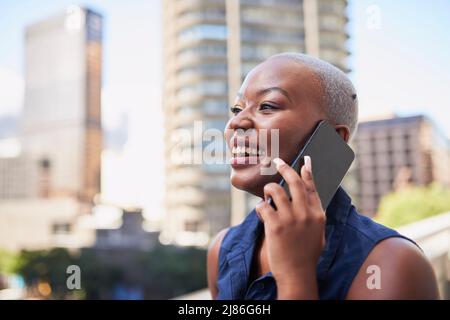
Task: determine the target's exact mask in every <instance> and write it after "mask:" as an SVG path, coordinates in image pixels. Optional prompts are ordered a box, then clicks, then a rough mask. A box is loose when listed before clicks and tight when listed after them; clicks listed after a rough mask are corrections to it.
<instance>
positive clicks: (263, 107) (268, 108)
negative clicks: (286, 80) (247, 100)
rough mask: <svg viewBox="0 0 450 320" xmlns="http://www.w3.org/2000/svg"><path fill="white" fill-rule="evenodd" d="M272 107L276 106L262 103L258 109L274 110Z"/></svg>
mask: <svg viewBox="0 0 450 320" xmlns="http://www.w3.org/2000/svg"><path fill="white" fill-rule="evenodd" d="M274 109H278V108H277V107H275V106H273V105H271V104H268V103H263V104H261V105H260V106H259V110H274Z"/></svg>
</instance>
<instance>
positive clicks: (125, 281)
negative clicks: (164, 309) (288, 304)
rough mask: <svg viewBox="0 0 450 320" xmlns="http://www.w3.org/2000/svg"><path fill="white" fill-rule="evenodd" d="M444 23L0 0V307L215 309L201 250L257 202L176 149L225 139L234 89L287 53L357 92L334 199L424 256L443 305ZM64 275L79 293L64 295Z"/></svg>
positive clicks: (343, 13) (338, 5) (404, 12)
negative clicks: (318, 64) (43, 302)
mask: <svg viewBox="0 0 450 320" xmlns="http://www.w3.org/2000/svg"><path fill="white" fill-rule="evenodd" d="M449 12H450V3H449V2H448V1H445V0H440V1H438V0H436V1H433V2H432V4H431V3H430V2H429V1H426V0H413V1H406V0H405V1H387V0H379V1H377V0H371V1H370V0H361V1H356V0H353V1H345V0H276V1H275V0H161V1H160V0H158V1H157V0H155V1H149V0H147V1H145V0H131V1H119V0H107V1H100V0H86V1H77V0H70V1H69V0H67V1H66V0H58V1H56V0H41V1H39V2H37V1H32V0H15V1H12V0H11V1H8V0H2V1H0V30H1V33H0V299H16V298H17V299H169V298H205V299H207V298H209V295H208V293H207V292H206V291H205V290H204V288H205V287H206V249H207V247H208V245H209V243H210V241H211V240H212V238H213V237H214V235H215V234H216V233H217V232H218V231H220V230H221V229H223V228H225V227H228V226H230V225H235V224H237V223H239V222H240V221H241V220H242V219H243V218H244V217H245V215H246V214H247V213H248V212H249V211H250V210H251V209H252V208H253V206H254V204H255V201H256V199H255V198H254V197H251V196H249V195H247V194H245V193H243V192H241V191H238V190H236V189H234V188H233V187H231V186H230V182H229V174H230V171H229V170H230V169H229V167H228V165H227V164H221V165H219V164H200V165H199V164H183V163H174V162H173V161H171V160H170V158H171V157H172V155H173V151H174V148H175V142H174V140H173V133H174V132H176V130H178V129H188V130H191V129H192V128H193V124H194V121H198V120H201V121H203V122H202V123H203V125H204V127H205V128H206V129H207V128H216V129H220V130H223V129H224V127H225V124H226V122H227V120H228V118H229V105H230V103H231V102H230V101H232V100H233V99H234V97H235V95H236V93H237V91H238V89H239V87H240V84H241V82H242V80H243V78H244V77H245V75H246V74H247V73H248V72H249V70H251V69H252V68H253V67H254V66H255V65H256V64H258V63H259V62H261V61H263V60H264V59H266V58H268V57H269V56H271V55H272V54H275V53H279V52H284V51H295V52H305V53H308V54H310V55H313V56H317V57H320V58H322V59H324V60H327V61H329V62H331V63H333V64H334V65H336V66H337V67H339V68H340V69H342V70H343V71H345V72H346V73H348V75H349V77H350V78H351V79H352V81H353V82H354V84H355V86H356V88H357V93H358V95H359V103H360V114H359V116H360V119H359V120H360V124H359V128H358V131H357V134H356V136H355V138H354V139H353V140H352V142H351V144H352V147H353V148H354V149H355V151H356V154H357V158H356V161H355V163H354V165H353V166H352V168H351V170H350V171H349V173H348V175H347V177H346V178H345V181H344V187H345V189H346V190H347V191H348V192H349V193H350V194H351V196H352V198H353V201H354V203H355V206H356V207H357V208H358V209H359V211H360V212H361V213H362V214H365V215H368V216H371V217H374V219H376V220H378V221H381V222H382V223H385V224H387V225H389V226H391V227H395V228H399V229H400V231H401V232H402V233H404V234H405V235H407V236H410V237H412V238H413V239H414V240H416V241H417V242H418V243H419V244H420V245H421V246H422V248H423V249H424V251H425V253H426V255H427V256H428V257H429V259H430V260H431V262H432V264H433V267H434V269H435V272H436V274H437V276H438V280H439V286H440V290H441V295H442V298H445V299H449V298H450V285H449V279H450V268H449V250H450V142H449V137H450V112H448V110H449V108H450V91H449V85H450V59H448V57H449V56H450V36H449V35H448V30H449V29H450V20H449V19H448V14H449ZM178 147H179V146H178ZM184 147H185V148H186V149H189V148H191V147H192V146H191V144H186V145H185V146H184ZM69 265H77V266H79V267H80V269H81V289H76V290H70V289H68V288H67V285H66V280H67V277H68V273H67V272H66V271H67V267H68V266H69Z"/></svg>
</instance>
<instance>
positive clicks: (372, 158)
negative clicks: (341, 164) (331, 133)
mask: <svg viewBox="0 0 450 320" xmlns="http://www.w3.org/2000/svg"><path fill="white" fill-rule="evenodd" d="M352 144H353V147H354V148H355V151H356V161H355V168H354V176H355V178H356V184H357V188H356V190H357V192H356V193H355V194H354V195H353V196H354V197H353V198H354V200H355V203H356V205H357V207H358V209H359V210H360V211H361V212H362V213H363V214H366V215H370V216H373V215H375V214H376V212H377V209H378V205H379V201H380V198H381V197H382V196H383V195H385V194H387V193H388V192H391V191H394V190H396V189H400V188H402V186H404V185H418V186H424V185H427V184H429V183H431V182H438V183H440V184H441V185H443V186H450V143H449V140H448V138H447V137H446V136H445V135H444V134H442V133H440V132H439V130H438V129H437V127H436V126H435V125H434V124H433V122H432V121H431V120H430V119H428V118H427V117H425V116H411V117H393V118H388V119H380V120H374V121H365V122H361V123H360V124H359V126H358V131H357V133H356V135H355V137H354V139H353V141H352Z"/></svg>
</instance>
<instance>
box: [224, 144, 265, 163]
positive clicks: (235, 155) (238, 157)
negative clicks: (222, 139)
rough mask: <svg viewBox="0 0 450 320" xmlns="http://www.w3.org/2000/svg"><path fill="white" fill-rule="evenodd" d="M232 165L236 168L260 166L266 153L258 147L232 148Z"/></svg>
mask: <svg viewBox="0 0 450 320" xmlns="http://www.w3.org/2000/svg"><path fill="white" fill-rule="evenodd" d="M231 154H232V157H231V161H230V162H231V165H232V166H233V168H234V167H239V166H243V165H245V166H247V165H254V164H258V163H259V162H260V160H261V158H262V157H264V155H265V153H264V151H263V150H262V149H260V148H258V147H255V148H253V147H246V146H233V147H232V148H231Z"/></svg>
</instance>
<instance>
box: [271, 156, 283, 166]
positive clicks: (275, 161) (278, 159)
mask: <svg viewBox="0 0 450 320" xmlns="http://www.w3.org/2000/svg"><path fill="white" fill-rule="evenodd" d="M273 162H274V163H275V164H276V165H277V167H278V166H280V165H282V164H283V163H284V161H283V160H282V159H280V158H275V159H273Z"/></svg>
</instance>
